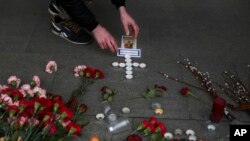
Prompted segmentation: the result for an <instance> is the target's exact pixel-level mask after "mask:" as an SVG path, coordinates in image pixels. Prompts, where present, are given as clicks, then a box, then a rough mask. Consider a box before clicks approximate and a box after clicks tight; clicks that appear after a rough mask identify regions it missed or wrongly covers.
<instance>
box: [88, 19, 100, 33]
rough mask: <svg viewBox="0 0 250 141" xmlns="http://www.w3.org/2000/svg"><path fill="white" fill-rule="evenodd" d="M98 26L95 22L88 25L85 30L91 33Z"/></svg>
mask: <svg viewBox="0 0 250 141" xmlns="http://www.w3.org/2000/svg"><path fill="white" fill-rule="evenodd" d="M98 24H99V23H98V22H97V21H95V22H93V23H92V24H90V25H89V26H88V27H87V29H88V30H89V31H90V32H91V31H93V30H94V29H95V28H96V27H97V25H98Z"/></svg>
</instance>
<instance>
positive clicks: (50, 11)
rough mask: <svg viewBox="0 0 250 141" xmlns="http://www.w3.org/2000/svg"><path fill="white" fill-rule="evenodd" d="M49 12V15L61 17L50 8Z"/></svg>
mask: <svg viewBox="0 0 250 141" xmlns="http://www.w3.org/2000/svg"><path fill="white" fill-rule="evenodd" d="M48 11H49V13H50V14H51V15H52V16H58V15H59V13H55V12H53V11H52V10H51V9H50V8H48Z"/></svg>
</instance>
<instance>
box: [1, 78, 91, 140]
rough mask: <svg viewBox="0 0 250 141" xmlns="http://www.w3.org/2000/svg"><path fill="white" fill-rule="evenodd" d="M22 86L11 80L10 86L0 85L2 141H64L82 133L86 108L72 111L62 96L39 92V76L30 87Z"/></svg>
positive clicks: (19, 81)
mask: <svg viewBox="0 0 250 141" xmlns="http://www.w3.org/2000/svg"><path fill="white" fill-rule="evenodd" d="M20 83H21V80H20V79H18V78H17V77H16V76H12V77H10V78H9V79H8V84H9V86H6V85H0V127H1V128H0V140H3V141H45V140H46V141H59V140H60V141H63V140H64V139H65V137H67V136H72V135H79V134H80V133H81V128H82V127H83V126H84V125H85V122H84V120H83V118H82V116H81V115H82V113H84V112H85V111H86V109H87V107H86V105H77V106H76V109H75V110H72V109H71V108H70V107H69V106H67V105H66V104H65V103H64V101H63V99H62V98H61V97H60V96H58V95H53V94H49V93H46V90H44V89H42V88H40V79H39V77H38V76H35V77H33V80H32V81H31V83H30V84H24V85H22V87H19V85H20Z"/></svg>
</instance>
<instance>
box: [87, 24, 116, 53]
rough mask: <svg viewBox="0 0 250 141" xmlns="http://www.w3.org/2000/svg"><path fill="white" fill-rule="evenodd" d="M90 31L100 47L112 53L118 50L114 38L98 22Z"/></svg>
mask: <svg viewBox="0 0 250 141" xmlns="http://www.w3.org/2000/svg"><path fill="white" fill-rule="evenodd" d="M92 33H93V35H94V37H95V39H96V41H97V43H98V44H99V46H100V47H101V48H102V49H109V50H110V51H112V52H113V53H114V52H117V51H118V47H117V42H116V40H115V38H114V37H113V36H112V35H111V34H110V33H109V32H108V31H107V30H106V29H105V28H104V27H102V26H101V25H100V24H99V25H98V26H97V27H96V28H95V29H94V30H93V31H92Z"/></svg>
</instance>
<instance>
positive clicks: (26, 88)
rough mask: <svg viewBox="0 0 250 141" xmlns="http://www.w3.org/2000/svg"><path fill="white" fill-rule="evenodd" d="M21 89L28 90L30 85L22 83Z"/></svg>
mask: <svg viewBox="0 0 250 141" xmlns="http://www.w3.org/2000/svg"><path fill="white" fill-rule="evenodd" d="M21 89H22V90H25V91H28V90H30V89H31V87H30V85H29V84H23V85H22V87H21Z"/></svg>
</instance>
